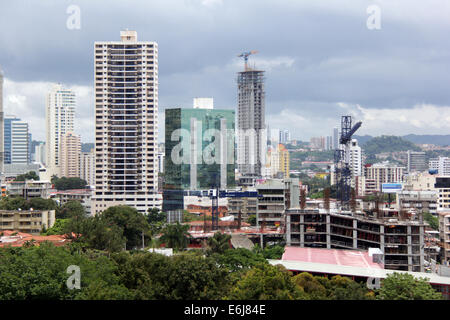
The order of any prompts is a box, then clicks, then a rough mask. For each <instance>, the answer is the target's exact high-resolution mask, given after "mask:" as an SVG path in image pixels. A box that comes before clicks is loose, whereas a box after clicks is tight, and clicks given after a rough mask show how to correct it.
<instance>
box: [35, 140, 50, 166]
mask: <svg viewBox="0 0 450 320" xmlns="http://www.w3.org/2000/svg"><path fill="white" fill-rule="evenodd" d="M45 150H46V148H45V142H40V143H39V144H38V145H36V146H35V148H34V162H37V163H41V164H43V165H45V161H47V158H46V156H45Z"/></svg>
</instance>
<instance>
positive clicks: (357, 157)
mask: <svg viewBox="0 0 450 320" xmlns="http://www.w3.org/2000/svg"><path fill="white" fill-rule="evenodd" d="M348 164H349V167H350V173H351V186H352V187H353V188H354V187H355V181H356V177H358V176H362V174H363V171H362V168H363V163H362V151H361V147H360V146H359V145H358V140H356V139H352V141H351V142H350V149H349V155H348Z"/></svg>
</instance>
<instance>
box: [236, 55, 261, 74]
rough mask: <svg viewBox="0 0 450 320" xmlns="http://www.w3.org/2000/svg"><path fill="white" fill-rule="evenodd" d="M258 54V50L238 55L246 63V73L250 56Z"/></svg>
mask: <svg viewBox="0 0 450 320" xmlns="http://www.w3.org/2000/svg"><path fill="white" fill-rule="evenodd" d="M255 53H258V51H257V50H252V51H248V52H243V53H241V54H240V55H238V57H239V58H244V61H245V71H247V70H248V66H247V61H248V56H249V55H251V54H255Z"/></svg>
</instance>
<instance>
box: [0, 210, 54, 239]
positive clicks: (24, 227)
mask: <svg viewBox="0 0 450 320" xmlns="http://www.w3.org/2000/svg"><path fill="white" fill-rule="evenodd" d="M54 224H55V210H42V211H41V210H22V211H20V210H0V233H1V230H15V231H19V232H26V233H31V234H38V233H40V232H41V231H42V229H43V228H44V227H45V228H46V229H48V228H51V227H53V225H54Z"/></svg>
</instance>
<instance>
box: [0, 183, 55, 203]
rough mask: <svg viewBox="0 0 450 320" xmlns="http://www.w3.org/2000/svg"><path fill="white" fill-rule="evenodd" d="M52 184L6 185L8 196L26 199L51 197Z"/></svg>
mask: <svg viewBox="0 0 450 320" xmlns="http://www.w3.org/2000/svg"><path fill="white" fill-rule="evenodd" d="M51 188H52V184H51V182H50V181H34V180H26V181H10V182H8V183H7V184H6V191H7V194H8V195H10V196H19V197H22V198H24V199H27V200H28V199H30V198H43V199H48V198H49V197H50V190H51Z"/></svg>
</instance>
